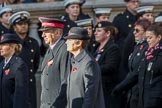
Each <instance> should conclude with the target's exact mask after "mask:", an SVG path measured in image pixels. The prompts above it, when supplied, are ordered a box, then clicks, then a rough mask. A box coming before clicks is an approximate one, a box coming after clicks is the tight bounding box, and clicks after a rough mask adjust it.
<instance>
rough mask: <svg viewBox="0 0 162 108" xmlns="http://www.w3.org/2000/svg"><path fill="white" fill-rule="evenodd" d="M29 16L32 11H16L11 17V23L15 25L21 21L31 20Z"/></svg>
mask: <svg viewBox="0 0 162 108" xmlns="http://www.w3.org/2000/svg"><path fill="white" fill-rule="evenodd" d="M29 17H30V13H29V12H27V11H20V12H16V13H14V14H13V15H12V16H11V17H10V18H9V24H10V25H15V24H18V23H20V22H29Z"/></svg>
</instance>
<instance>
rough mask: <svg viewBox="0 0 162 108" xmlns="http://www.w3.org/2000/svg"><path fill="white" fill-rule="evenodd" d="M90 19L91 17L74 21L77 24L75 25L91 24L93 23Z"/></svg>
mask: <svg viewBox="0 0 162 108" xmlns="http://www.w3.org/2000/svg"><path fill="white" fill-rule="evenodd" d="M92 21H93V20H92V19H91V18H89V19H83V20H78V21H75V23H76V24H77V26H80V27H85V26H92V25H93V22H92Z"/></svg>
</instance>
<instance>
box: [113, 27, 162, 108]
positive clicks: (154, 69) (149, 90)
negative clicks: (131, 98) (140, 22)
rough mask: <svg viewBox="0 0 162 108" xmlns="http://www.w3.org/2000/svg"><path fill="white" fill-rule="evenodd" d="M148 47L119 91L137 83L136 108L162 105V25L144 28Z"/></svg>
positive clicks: (117, 90)
mask: <svg viewBox="0 0 162 108" xmlns="http://www.w3.org/2000/svg"><path fill="white" fill-rule="evenodd" d="M146 38H147V43H148V48H147V50H146V52H145V56H144V57H143V58H142V59H141V62H140V64H139V67H138V68H137V71H135V72H130V73H129V75H128V76H127V78H126V79H125V80H124V81H123V82H122V86H123V87H122V88H120V89H115V90H114V93H115V94H117V93H120V92H122V91H123V90H124V89H125V90H126V89H130V88H131V87H132V86H133V85H134V84H136V83H138V90H139V98H138V106H137V108H161V106H162V66H161V64H162V39H161V38H162V27H160V26H158V25H151V26H150V27H149V28H148V29H147V30H146Z"/></svg>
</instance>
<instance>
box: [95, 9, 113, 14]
mask: <svg viewBox="0 0 162 108" xmlns="http://www.w3.org/2000/svg"><path fill="white" fill-rule="evenodd" d="M111 10H112V9H111V8H95V9H94V11H95V14H110V13H111Z"/></svg>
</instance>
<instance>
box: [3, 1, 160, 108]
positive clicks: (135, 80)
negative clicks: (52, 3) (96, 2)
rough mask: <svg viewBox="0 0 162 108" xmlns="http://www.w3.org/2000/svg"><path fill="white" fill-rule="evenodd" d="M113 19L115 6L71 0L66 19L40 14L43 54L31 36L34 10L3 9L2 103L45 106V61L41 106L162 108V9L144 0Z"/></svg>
mask: <svg viewBox="0 0 162 108" xmlns="http://www.w3.org/2000/svg"><path fill="white" fill-rule="evenodd" d="M124 2H125V6H126V9H125V11H124V12H123V13H120V14H118V15H117V16H115V18H114V19H113V21H112V22H111V21H110V19H109V17H110V14H111V10H112V9H111V8H95V9H94V12H95V15H96V21H95V20H93V19H92V18H90V16H89V15H87V14H84V13H83V11H82V5H83V3H84V1H82V0H65V2H64V6H65V12H66V14H65V15H63V16H62V17H61V18H60V19H56V18H47V17H39V18H38V20H39V21H40V23H41V27H40V28H39V31H40V32H41V33H42V34H41V38H42V41H43V42H44V43H45V44H46V45H47V46H48V47H47V49H46V53H45V55H44V56H43V60H42V61H41V62H40V52H41V51H42V50H41V49H40V47H39V45H38V42H37V40H35V39H33V38H32V37H31V36H29V26H30V19H29V17H30V13H29V12H27V11H19V12H15V13H14V12H13V10H12V9H11V8H9V7H7V6H5V7H2V8H1V9H0V22H1V23H0V55H1V61H0V108H23V107H25V108H37V104H36V80H35V73H36V72H37V70H38V67H39V65H40V71H41V98H40V108H161V106H162V68H161V66H160V65H161V64H162V54H161V53H162V39H161V38H162V23H161V22H162V16H157V17H156V18H155V17H154V16H153V9H154V7H153V6H141V7H139V5H140V0H124Z"/></svg>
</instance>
